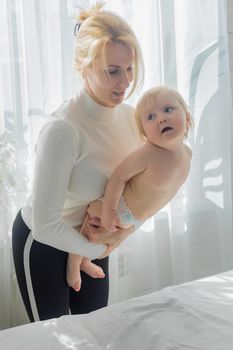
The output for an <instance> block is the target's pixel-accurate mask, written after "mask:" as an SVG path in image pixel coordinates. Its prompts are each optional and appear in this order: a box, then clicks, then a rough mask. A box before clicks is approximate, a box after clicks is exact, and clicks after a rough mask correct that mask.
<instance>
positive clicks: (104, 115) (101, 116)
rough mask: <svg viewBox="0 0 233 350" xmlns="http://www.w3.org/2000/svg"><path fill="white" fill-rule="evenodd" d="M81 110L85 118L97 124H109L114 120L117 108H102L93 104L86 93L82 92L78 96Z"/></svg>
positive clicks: (95, 103)
mask: <svg viewBox="0 0 233 350" xmlns="http://www.w3.org/2000/svg"><path fill="white" fill-rule="evenodd" d="M79 100H80V102H81V108H82V110H83V111H84V112H85V113H86V114H87V116H88V117H89V118H90V119H92V120H93V121H95V122H97V123H111V122H113V120H114V119H115V116H116V114H117V113H116V110H117V107H104V106H102V105H100V104H98V103H97V102H95V101H94V100H93V99H92V98H91V97H90V96H89V95H88V93H87V92H86V90H84V89H83V90H82V91H81V92H80V95H79Z"/></svg>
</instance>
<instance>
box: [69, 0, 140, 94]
mask: <svg viewBox="0 0 233 350" xmlns="http://www.w3.org/2000/svg"><path fill="white" fill-rule="evenodd" d="M102 6H103V3H102V2H97V4H96V5H95V6H93V7H92V8H91V9H90V10H89V11H84V10H81V11H80V14H79V16H78V18H77V21H78V23H79V25H80V28H79V30H78V32H77V35H76V41H75V59H74V67H75V69H76V70H77V71H78V72H79V73H80V74H81V75H82V74H83V73H84V71H85V69H86V68H89V67H92V68H93V66H94V63H95V61H96V59H97V58H100V60H101V61H102V65H103V67H102V68H103V69H105V68H106V64H105V49H106V45H107V43H109V42H112V43H122V44H124V45H126V46H127V47H129V48H130V49H133V52H134V57H135V76H134V81H133V85H132V88H131V91H130V93H129V95H128V96H130V95H131V94H132V93H133V91H134V90H135V89H136V88H137V87H139V86H141V85H142V83H143V80H144V65H143V59H142V54H141V50H140V46H139V44H138V40H137V38H136V36H135V34H134V32H133V30H132V29H131V28H130V26H129V25H128V23H127V22H126V21H124V20H123V19H122V18H121V17H120V16H118V15H117V14H116V13H113V12H110V11H102Z"/></svg>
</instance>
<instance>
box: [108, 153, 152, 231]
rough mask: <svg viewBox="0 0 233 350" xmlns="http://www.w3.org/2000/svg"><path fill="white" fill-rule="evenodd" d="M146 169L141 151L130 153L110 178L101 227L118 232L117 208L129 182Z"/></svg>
mask: <svg viewBox="0 0 233 350" xmlns="http://www.w3.org/2000/svg"><path fill="white" fill-rule="evenodd" d="M145 169H146V162H145V157H142V156H141V151H140V149H139V150H136V151H134V152H132V153H130V155H128V156H127V157H126V158H125V159H124V160H123V161H122V162H121V163H120V164H119V165H118V166H117V167H116V168H115V170H114V171H113V173H112V175H111V176H110V178H109V180H108V183H107V186H106V189H105V193H104V201H103V208H102V214H101V225H102V226H103V227H104V228H106V229H107V230H108V231H116V230H117V227H118V226H119V224H120V222H119V219H118V216H117V207H118V204H119V200H120V197H121V195H122V193H123V192H124V189H125V186H126V183H127V181H129V180H130V179H131V178H132V177H133V176H135V175H137V174H139V173H141V172H143V171H144V170H145Z"/></svg>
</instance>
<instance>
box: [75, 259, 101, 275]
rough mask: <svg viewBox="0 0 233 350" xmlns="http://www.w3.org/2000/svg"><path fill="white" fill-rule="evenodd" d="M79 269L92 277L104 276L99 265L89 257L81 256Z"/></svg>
mask: <svg viewBox="0 0 233 350" xmlns="http://www.w3.org/2000/svg"><path fill="white" fill-rule="evenodd" d="M80 270H82V271H83V272H85V273H86V274H87V275H89V276H90V277H92V278H104V277H105V274H104V271H103V270H102V268H101V267H99V266H98V265H96V264H93V262H91V261H90V260H89V259H87V258H83V260H82V262H81V265H80Z"/></svg>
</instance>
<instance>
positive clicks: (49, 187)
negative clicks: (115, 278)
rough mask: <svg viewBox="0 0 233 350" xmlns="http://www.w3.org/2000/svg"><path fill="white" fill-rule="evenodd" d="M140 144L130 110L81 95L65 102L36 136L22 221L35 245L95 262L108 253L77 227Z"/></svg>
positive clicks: (123, 106) (131, 110)
mask: <svg viewBox="0 0 233 350" xmlns="http://www.w3.org/2000/svg"><path fill="white" fill-rule="evenodd" d="M139 144H140V141H139V137H138V133H137V130H136V125H135V123H134V120H133V109H132V107H130V106H128V105H127V104H121V105H119V106H117V107H115V108H107V107H103V106H101V105H99V104H97V103H96V102H95V101H93V100H92V99H91V98H90V96H89V95H88V94H87V93H86V92H85V91H82V92H81V93H80V94H79V95H76V96H74V97H72V98H71V99H70V100H68V101H66V102H64V103H63V104H62V105H61V106H60V107H59V108H58V109H57V110H56V111H55V112H54V113H53V115H52V116H51V117H49V118H48V121H47V122H46V124H45V126H43V128H42V129H41V131H40V134H39V138H38V142H37V146H36V160H35V170H34V179H33V189H32V193H31V195H30V196H29V198H28V201H27V203H26V204H25V206H24V207H23V208H22V217H23V219H24V221H25V223H26V224H27V226H28V227H29V228H30V229H31V230H32V234H33V237H34V239H35V240H37V241H39V242H42V243H44V244H47V245H50V246H52V247H54V248H57V249H60V250H63V251H66V252H70V253H76V254H79V255H82V256H86V257H88V258H90V259H95V258H97V257H99V256H100V255H101V254H102V253H103V252H104V251H105V249H106V247H105V246H104V245H102V244H94V243H90V242H88V240H87V239H86V238H85V237H83V236H82V235H81V234H80V233H79V232H78V231H77V230H76V229H74V227H76V226H79V225H81V223H82V221H83V219H84V217H85V212H86V209H87V205H88V203H89V202H91V201H93V200H95V199H97V198H99V197H100V196H101V195H102V194H103V193H104V189H105V185H106V181H107V179H108V177H109V176H110V174H111V173H112V171H113V169H114V168H115V167H116V165H117V164H118V163H119V162H120V161H121V160H122V159H123V158H124V157H125V156H126V155H128V154H129V153H130V152H131V151H133V150H135V149H136V148H137V147H138V146H139Z"/></svg>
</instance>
